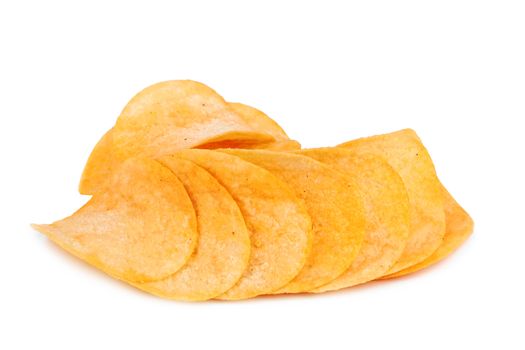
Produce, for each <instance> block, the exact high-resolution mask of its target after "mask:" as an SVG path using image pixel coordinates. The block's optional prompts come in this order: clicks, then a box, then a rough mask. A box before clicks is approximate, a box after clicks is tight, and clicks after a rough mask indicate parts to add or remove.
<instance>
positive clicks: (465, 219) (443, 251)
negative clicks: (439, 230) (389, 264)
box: [384, 187, 474, 278]
mask: <svg viewBox="0 0 525 350" xmlns="http://www.w3.org/2000/svg"><path fill="white" fill-rule="evenodd" d="M442 189H443V199H444V204H445V219H446V226H447V229H446V233H445V237H444V238H443V243H442V244H441V245H440V246H439V248H438V249H437V250H436V251H435V252H434V254H432V255H431V256H429V257H428V258H426V259H425V260H423V261H422V262H420V263H418V264H416V265H413V266H410V267H409V268H407V269H404V270H401V271H399V272H396V273H394V274H392V275H389V276H385V277H384V278H394V277H400V276H404V275H407V274H409V273H413V272H416V271H419V270H422V269H424V268H426V267H428V266H430V265H434V264H436V263H438V262H440V261H441V260H443V259H445V258H446V257H448V256H449V255H450V254H452V253H453V252H454V251H455V250H456V249H458V248H459V247H460V246H461V245H462V244H463V242H465V241H466V240H467V238H469V237H470V235H471V234H472V231H473V229H474V222H473V221H472V218H471V217H470V216H469V215H468V213H467V212H466V211H465V209H463V208H462V207H461V206H460V205H459V204H458V202H456V200H455V199H454V198H453V197H452V195H451V194H450V193H449V192H448V191H447V190H446V189H445V187H443V188H442Z"/></svg>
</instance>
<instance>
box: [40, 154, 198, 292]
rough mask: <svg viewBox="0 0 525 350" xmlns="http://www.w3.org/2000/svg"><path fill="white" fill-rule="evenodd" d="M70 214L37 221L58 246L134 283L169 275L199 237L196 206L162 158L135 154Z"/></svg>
mask: <svg viewBox="0 0 525 350" xmlns="http://www.w3.org/2000/svg"><path fill="white" fill-rule="evenodd" d="M109 184H110V186H109V187H108V188H109V190H108V191H105V192H101V193H97V194H96V195H94V196H93V198H91V200H90V201H89V202H88V203H86V205H84V206H83V207H82V208H81V209H79V210H78V211H77V212H76V213H75V214H73V215H72V216H70V217H68V218H65V219H63V220H61V221H57V222H55V223H53V224H51V225H34V228H35V229H37V230H38V231H40V232H42V233H43V234H45V235H47V236H48V237H49V238H50V239H51V240H53V241H54V242H55V243H57V244H58V245H59V246H61V247H62V248H64V249H65V250H67V251H69V252H70V253H71V254H73V255H75V256H77V257H79V258H80V259H82V260H84V261H86V262H88V263H90V264H91V265H94V266H96V267H98V268H99V269H101V270H103V271H105V272H106V273H108V274H110V275H112V276H114V277H116V278H119V279H123V280H127V281H131V282H146V281H153V280H158V279H162V278H165V277H168V276H169V275H171V274H173V273H175V272H176V271H178V270H179V269H180V268H181V267H182V266H183V265H184V264H185V263H186V261H188V259H189V258H190V256H191V254H192V252H193V250H194V248H195V244H196V242H197V225H196V217H195V211H194V209H193V206H192V203H191V201H190V198H189V197H188V194H187V193H186V190H185V189H184V187H183V185H182V184H181V183H180V181H179V180H178V179H177V177H176V176H175V175H174V174H173V173H172V172H171V171H170V170H169V169H168V168H166V167H164V166H163V165H161V164H160V163H158V162H156V161H153V160H148V159H136V158H131V159H129V160H128V161H126V162H125V163H124V164H123V165H122V167H120V168H119V170H118V171H117V172H115V174H114V176H113V177H112V178H111V181H110V183H109Z"/></svg>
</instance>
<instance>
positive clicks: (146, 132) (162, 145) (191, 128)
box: [113, 80, 273, 157]
mask: <svg viewBox="0 0 525 350" xmlns="http://www.w3.org/2000/svg"><path fill="white" fill-rule="evenodd" d="M224 140H246V141H252V142H268V141H272V140H273V137H271V136H269V135H267V134H264V133H260V132H258V131H255V130H254V129H253V128H251V127H250V126H249V125H248V124H247V123H245V122H244V121H243V119H242V118H241V117H240V116H239V115H238V114H237V113H235V112H234V111H233V110H232V109H231V108H230V107H229V106H228V103H227V102H226V101H224V99H223V98H222V97H221V96H220V95H219V94H217V93H216V92H215V91H213V90H212V89H210V88H209V87H208V86H206V85H204V84H201V83H198V82H195V81H191V80H173V81H166V82H163V83H158V84H155V85H152V86H150V87H148V88H146V89H144V90H142V91H141V92H139V93H138V94H137V95H136V96H135V97H133V98H132V99H131V101H130V102H129V103H128V104H127V106H126V107H125V108H124V110H123V111H122V113H121V114H120V116H119V118H118V120H117V123H116V124H115V127H114V131H113V145H114V146H115V149H116V151H117V152H118V154H121V155H124V156H125V157H129V156H132V155H135V154H146V155H150V156H162V155H165V154H170V153H172V152H173V151H176V150H179V149H185V148H192V147H196V146H201V145H204V144H206V143H209V142H217V141H224Z"/></svg>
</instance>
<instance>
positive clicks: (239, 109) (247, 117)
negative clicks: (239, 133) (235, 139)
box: [229, 102, 289, 141]
mask: <svg viewBox="0 0 525 350" xmlns="http://www.w3.org/2000/svg"><path fill="white" fill-rule="evenodd" d="M229 106H230V108H232V109H233V110H234V111H235V112H236V113H237V114H238V115H239V116H240V117H241V118H242V119H243V120H244V122H245V123H246V124H248V125H249V126H250V127H251V128H252V129H253V130H257V131H260V132H262V133H264V134H268V135H271V136H273V137H274V138H275V140H276V141H283V140H289V137H288V135H286V133H285V132H284V130H283V128H281V126H280V125H279V124H277V123H276V122H275V120H273V119H272V118H270V117H268V116H267V115H266V114H264V113H263V112H262V111H260V110H258V109H257V108H254V107H251V106H248V105H245V104H242V103H235V102H230V103H229Z"/></svg>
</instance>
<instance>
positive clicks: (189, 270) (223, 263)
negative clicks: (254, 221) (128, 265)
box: [137, 157, 250, 301]
mask: <svg viewBox="0 0 525 350" xmlns="http://www.w3.org/2000/svg"><path fill="white" fill-rule="evenodd" d="M161 162H162V164H164V165H165V166H166V167H168V168H169V169H170V170H171V171H172V172H173V173H174V174H175V175H176V176H177V177H178V178H179V180H180V181H181V182H182V184H183V185H184V187H185V189H186V191H187V192H188V195H189V197H190V199H191V201H192V203H193V207H194V208H195V212H196V214H197V227H198V231H199V241H198V243H197V247H196V248H195V253H194V254H193V255H192V257H191V258H190V259H189V260H188V262H187V263H186V265H184V266H183V267H182V268H181V269H180V270H179V271H177V272H176V273H175V274H173V275H171V276H169V277H168V278H165V279H163V280H160V281H153V282H147V283H143V284H138V285H137V287H138V288H141V289H143V290H145V291H148V292H150V293H152V294H155V295H158V296H161V297H164V298H170V299H181V300H192V301H196V300H206V299H211V298H214V297H216V296H218V295H220V294H222V293H224V292H226V291H227V290H228V289H230V288H231V287H232V286H233V285H234V284H235V283H236V282H237V281H238V280H239V279H240V278H241V276H242V274H243V272H244V270H245V269H246V267H247V266H248V260H249V258H250V236H249V233H248V229H247V228H246V225H245V224H244V219H243V217H242V214H241V212H240V210H239V207H238V206H237V204H236V203H235V201H234V200H233V198H232V197H231V196H230V194H229V193H228V192H227V191H226V189H224V187H222V186H221V185H220V184H219V183H218V182H217V180H215V178H214V177H213V176H211V175H210V174H209V173H208V172H207V171H206V170H204V169H203V168H201V167H199V166H197V165H196V164H194V163H192V162H190V161H187V160H183V159H179V158H175V157H164V158H162V160H161Z"/></svg>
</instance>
